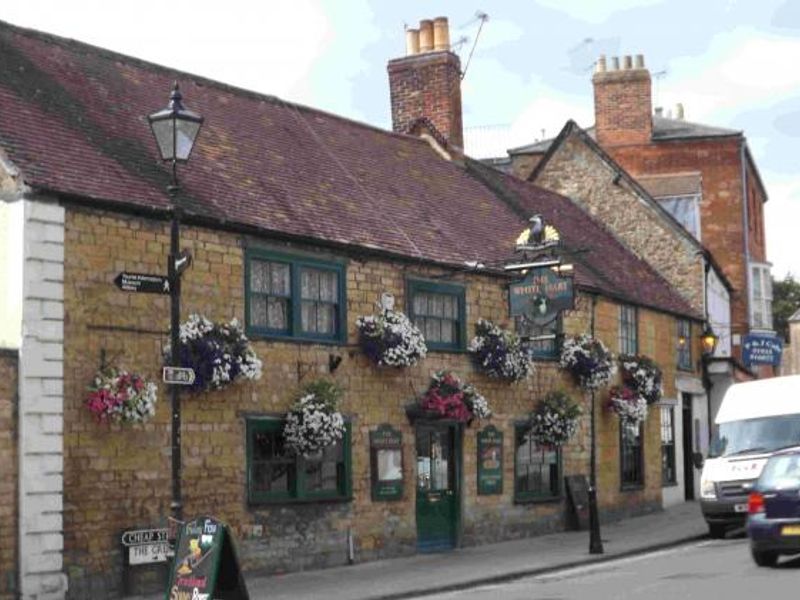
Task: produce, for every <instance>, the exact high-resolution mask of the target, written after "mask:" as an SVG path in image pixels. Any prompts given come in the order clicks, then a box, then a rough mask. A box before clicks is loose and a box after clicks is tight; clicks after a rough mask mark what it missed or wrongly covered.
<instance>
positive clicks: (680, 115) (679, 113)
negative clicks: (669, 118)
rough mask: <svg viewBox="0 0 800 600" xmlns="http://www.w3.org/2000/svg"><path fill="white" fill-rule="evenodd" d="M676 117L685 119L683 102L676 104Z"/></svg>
mask: <svg viewBox="0 0 800 600" xmlns="http://www.w3.org/2000/svg"><path fill="white" fill-rule="evenodd" d="M675 118H676V119H679V120H681V121H683V103H681V102H678V103H677V104H676V105H675Z"/></svg>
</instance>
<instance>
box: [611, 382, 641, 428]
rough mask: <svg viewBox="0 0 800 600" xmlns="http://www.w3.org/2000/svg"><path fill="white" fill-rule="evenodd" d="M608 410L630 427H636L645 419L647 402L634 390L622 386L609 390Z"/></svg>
mask: <svg viewBox="0 0 800 600" xmlns="http://www.w3.org/2000/svg"><path fill="white" fill-rule="evenodd" d="M608 408H609V410H611V411H612V412H614V413H616V414H617V416H619V418H620V419H621V420H622V421H623V422H625V423H629V424H631V425H638V424H639V423H641V422H642V421H644V420H645V419H646V418H647V400H645V399H644V398H643V397H642V396H641V395H639V393H638V392H637V391H636V390H632V389H631V388H629V387H627V386H624V385H622V386H619V385H618V386H614V387H613V388H611V390H609V395H608Z"/></svg>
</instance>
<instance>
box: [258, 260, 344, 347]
mask: <svg viewBox="0 0 800 600" xmlns="http://www.w3.org/2000/svg"><path fill="white" fill-rule="evenodd" d="M344 274H345V269H344V265H342V264H338V263H333V262H323V261H319V260H316V259H310V258H305V257H296V256H291V255H284V254H279V253H271V252H266V251H261V250H250V251H248V253H247V266H246V270H245V286H246V289H245V293H246V319H247V332H248V333H249V334H254V335H259V334H261V335H266V336H270V337H286V338H298V339H305V340H319V341H344V339H345V335H346V327H345V323H346V307H345V294H344V285H345V283H344V282H345V279H344Z"/></svg>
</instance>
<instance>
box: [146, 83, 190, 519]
mask: <svg viewBox="0 0 800 600" xmlns="http://www.w3.org/2000/svg"><path fill="white" fill-rule="evenodd" d="M182 100H183V96H181V92H180V89H179V88H178V83H177V82H175V87H174V88H173V89H172V93H171V94H170V97H169V105H168V106H167V108H165V109H164V110H160V111H158V112H155V113H153V114H151V115H149V116H148V117H147V120H148V122H149V123H150V129H151V130H152V132H153V136H154V137H155V138H156V144H157V145H158V151H159V153H160V155H161V160H163V161H165V162H167V163H170V165H171V166H172V178H171V181H170V185H168V186H167V193H168V194H169V197H170V201H171V203H172V211H171V212H172V220H171V224H170V244H169V257H168V259H167V260H168V263H167V276H168V278H169V284H170V288H169V289H170V349H171V351H172V356H171V357H170V363H171V364H172V366H173V367H179V366H180V352H179V348H178V345H179V343H180V338H179V333H180V325H181V272H182V270H183V269H184V268H185V267H186V265H187V264H188V258H187V256H185V255H181V253H180V250H179V246H180V219H181V207H180V203H179V199H178V191H179V190H180V186H179V184H178V163H179V162H186V161H188V160H189V155H190V154H191V153H192V148H193V147H194V143H195V140H196V139H197V134H198V133H199V132H200V126H201V125H202V124H203V117H201V116H200V115H198V114H196V113H193V112H192V111H189V110H186V108H184V106H183V102H182ZM170 395H171V409H172V501H171V503H170V509H171V511H172V517H173V518H174V519H176V520H178V521H182V520H183V504H182V502H181V400H180V387H179V386H177V385H172V386H171V388H170Z"/></svg>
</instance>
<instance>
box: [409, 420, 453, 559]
mask: <svg viewBox="0 0 800 600" xmlns="http://www.w3.org/2000/svg"><path fill="white" fill-rule="evenodd" d="M460 441H461V440H460V438H459V429H458V426H457V425H455V424H441V423H435V424H433V423H430V424H429V423H426V424H418V425H417V549H418V550H419V551H420V552H436V551H439V550H449V549H451V548H454V547H455V545H456V539H457V535H458V517H459V507H460V497H459V474H460V470H461V464H460V461H461V444H460Z"/></svg>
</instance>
